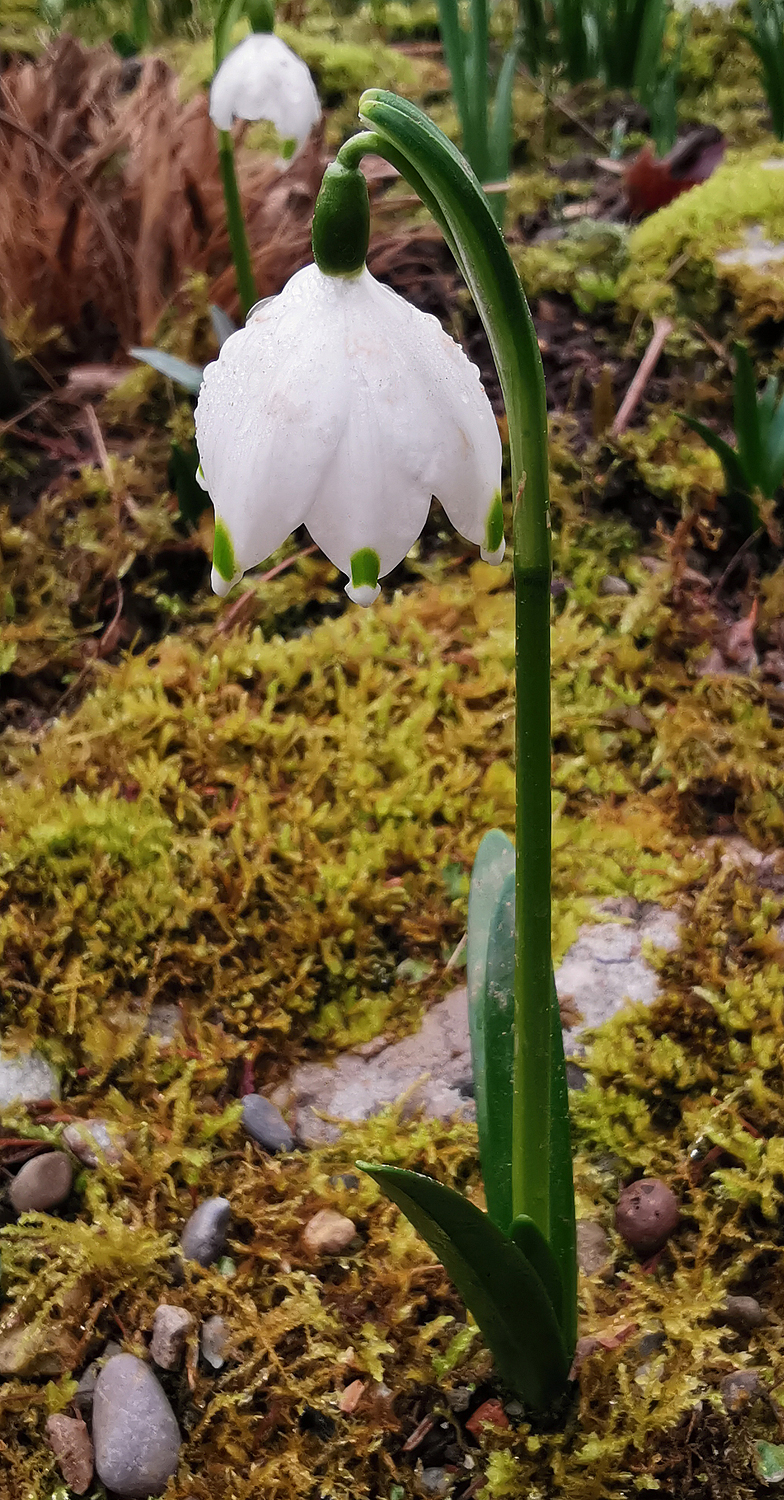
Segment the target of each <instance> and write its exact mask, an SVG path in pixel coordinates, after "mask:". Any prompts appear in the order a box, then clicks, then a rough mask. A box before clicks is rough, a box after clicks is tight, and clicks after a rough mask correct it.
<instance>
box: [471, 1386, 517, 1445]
mask: <svg viewBox="0 0 784 1500" xmlns="http://www.w3.org/2000/svg"><path fill="white" fill-rule="evenodd" d="M485 1422H489V1423H490V1425H491V1427H508V1426H509V1418H508V1417H507V1415H506V1412H505V1411H504V1408H503V1407H502V1405H501V1402H500V1401H496V1400H495V1398H494V1397H492V1396H491V1398H490V1400H489V1401H483V1402H482V1405H481V1406H478V1407H477V1409H476V1411H475V1412H474V1413H473V1414H472V1415H471V1416H470V1417H469V1418H468V1421H467V1422H466V1428H467V1430H468V1432H472V1433H473V1435H474V1437H476V1438H478V1437H481V1435H482V1428H483V1426H484V1424H485Z"/></svg>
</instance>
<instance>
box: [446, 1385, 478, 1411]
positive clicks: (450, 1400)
mask: <svg viewBox="0 0 784 1500" xmlns="http://www.w3.org/2000/svg"><path fill="white" fill-rule="evenodd" d="M472 1394H473V1393H472V1391H471V1388H470V1386H467V1385H456V1386H455V1388H454V1390H453V1391H447V1392H446V1401H447V1406H449V1407H450V1408H451V1410H452V1411H455V1412H463V1411H468V1408H469V1406H470V1405H471V1396H472Z"/></svg>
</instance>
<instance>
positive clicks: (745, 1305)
mask: <svg viewBox="0 0 784 1500" xmlns="http://www.w3.org/2000/svg"><path fill="white" fill-rule="evenodd" d="M724 1321H725V1323H729V1324H730V1326H731V1327H732V1328H739V1329H741V1330H742V1331H744V1332H745V1331H746V1330H748V1329H751V1328H759V1326H760V1323H764V1322H765V1314H764V1312H763V1311H762V1308H761V1307H760V1305H759V1302H758V1301H757V1299H756V1297H728V1298H727V1300H726V1302H725V1303H724Z"/></svg>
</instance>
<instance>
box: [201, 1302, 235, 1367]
mask: <svg viewBox="0 0 784 1500" xmlns="http://www.w3.org/2000/svg"><path fill="white" fill-rule="evenodd" d="M228 1343H229V1325H228V1323H227V1322H226V1319H225V1318H221V1317H220V1316H219V1315H218V1314H216V1315H215V1317H214V1318H206V1319H205V1321H204V1322H203V1323H202V1327H201V1352H202V1358H203V1359H206V1361H207V1364H208V1365H212V1368H213V1370H220V1369H221V1368H222V1367H223V1365H225V1363H226V1350H227V1348H228Z"/></svg>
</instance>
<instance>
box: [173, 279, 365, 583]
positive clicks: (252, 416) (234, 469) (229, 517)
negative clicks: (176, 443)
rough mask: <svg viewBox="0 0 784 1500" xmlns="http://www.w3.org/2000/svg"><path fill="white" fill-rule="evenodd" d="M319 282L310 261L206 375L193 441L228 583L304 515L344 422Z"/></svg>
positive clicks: (338, 368)
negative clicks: (227, 563)
mask: <svg viewBox="0 0 784 1500" xmlns="http://www.w3.org/2000/svg"><path fill="white" fill-rule="evenodd" d="M325 280H326V278H325V277H322V276H321V272H320V271H318V270H317V269H316V267H315V266H307V267H305V269H304V270H302V271H299V272H298V273H297V274H296V276H293V277H292V278H291V280H290V281H289V282H288V284H287V286H286V287H285V289H284V291H283V292H281V294H280V296H279V297H275V298H273V299H272V300H271V301H270V302H266V303H265V304H264V305H263V307H261V308H260V309H259V311H258V312H257V313H256V314H255V315H254V316H253V317H252V318H251V319H250V320H249V322H248V323H247V325H246V327H245V328H243V329H240V330H239V332H237V333H234V334H232V335H231V337H230V338H229V339H227V340H226V343H225V344H224V345H223V348H222V349H221V353H220V358H219V359H218V360H216V361H215V362H214V363H213V364H210V365H208V366H207V368H206V370H205V372H204V381H203V383H202V387H201V391H200V393H199V400H198V404H197V407H196V443H197V447H198V450H199V459H200V463H201V468H202V470H203V473H204V478H205V481H206V486H207V489H208V490H209V493H210V496H211V498H212V501H213V504H214V506H215V513H216V518H217V520H218V521H219V522H222V523H223V526H224V528H225V531H226V534H227V537H228V541H229V543H230V552H231V555H233V558H234V560H235V563H236V567H237V569H238V570H239V571H238V572H237V573H236V574H235V575H234V579H233V581H236V578H237V577H239V576H241V574H242V573H244V572H246V571H247V569H248V568H252V567H255V565H256V564H257V563H259V562H262V561H263V560H264V558H266V557H269V555H270V553H271V552H274V551H275V549H276V548H277V547H279V546H280V544H281V542H283V541H285V539H286V537H287V536H288V535H289V533H290V532H291V531H293V530H294V529H295V528H296V527H297V526H299V525H300V523H301V522H302V521H303V520H304V519H305V516H306V515H307V513H308V511H309V509H310V507H311V506H312V504H313V500H314V498H315V496H316V493H317V491H318V489H319V486H320V484H321V480H322V476H323V474H324V472H325V470H326V468H327V467H328V465H329V464H330V462H331V460H332V457H333V455H334V452H335V450H336V447H337V445H338V443H339V441H340V437H341V434H342V432H343V429H344V427H345V423H346V418H347V412H348V386H349V380H348V372H347V370H346V368H345V360H343V361H341V358H340V353H339V350H338V351H337V352H336V351H335V348H334V343H335V339H334V318H330V317H329V316H328V315H325V313H324V300H325V298H324V289H323V287H322V283H323V282H324V281H325ZM328 311H329V309H327V313H328ZM226 555H227V556H228V555H229V553H228V552H227V554H226ZM216 562H217V559H216ZM219 576H220V577H224V578H225V574H219Z"/></svg>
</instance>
